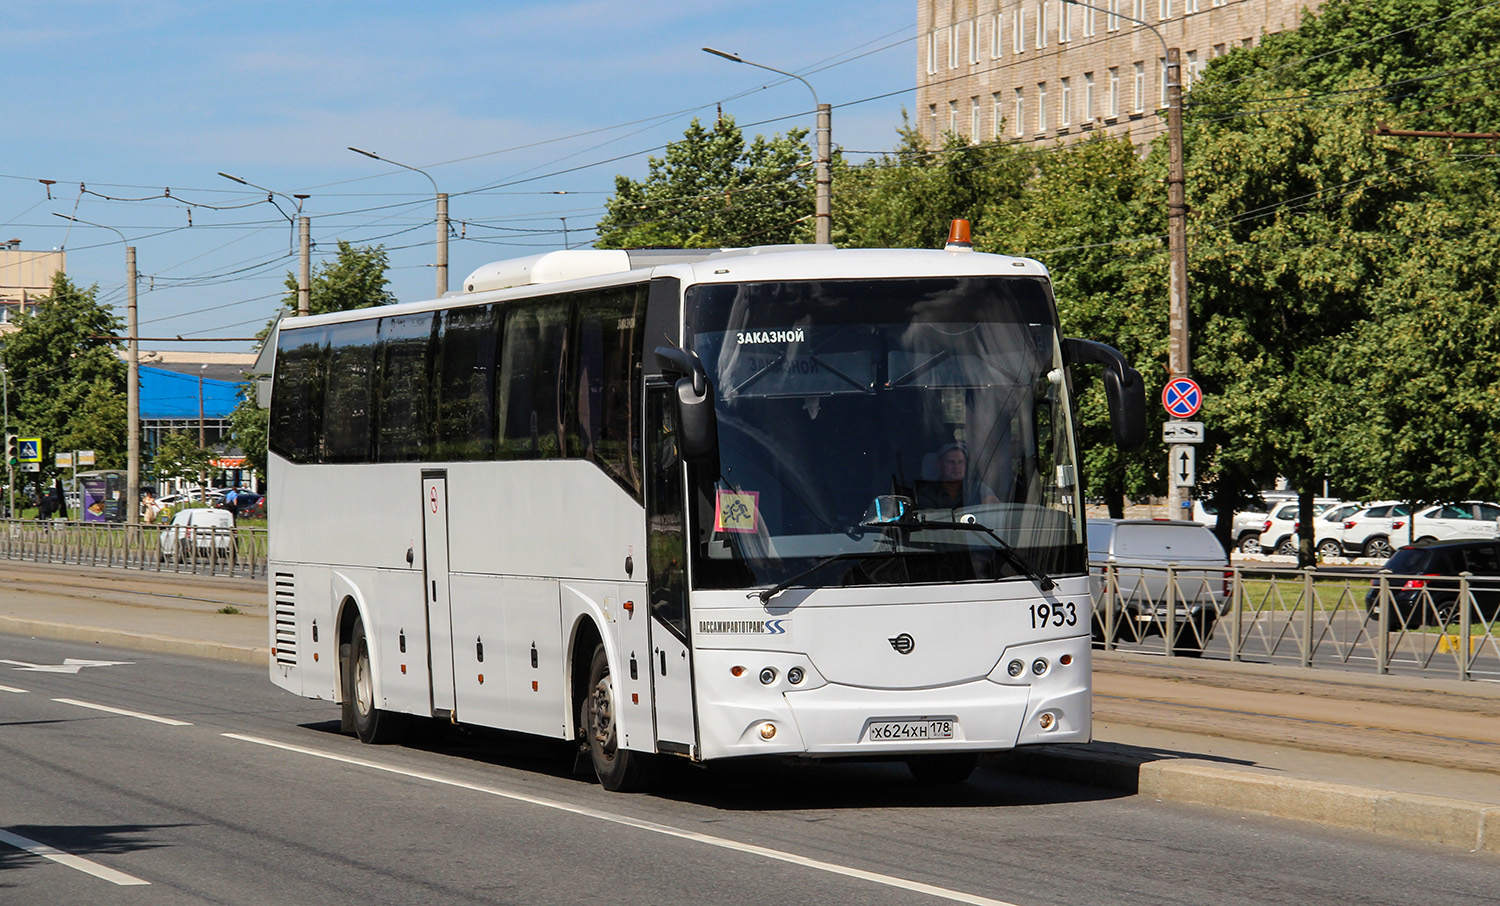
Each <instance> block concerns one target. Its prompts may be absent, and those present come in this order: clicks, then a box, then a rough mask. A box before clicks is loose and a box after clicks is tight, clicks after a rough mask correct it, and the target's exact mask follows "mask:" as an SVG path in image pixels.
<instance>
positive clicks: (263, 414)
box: [229, 239, 396, 475]
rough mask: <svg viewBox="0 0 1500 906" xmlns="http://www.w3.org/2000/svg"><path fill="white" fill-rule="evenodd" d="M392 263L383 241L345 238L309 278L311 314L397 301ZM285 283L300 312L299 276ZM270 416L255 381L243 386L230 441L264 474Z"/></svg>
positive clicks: (291, 305)
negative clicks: (355, 241) (392, 286)
mask: <svg viewBox="0 0 1500 906" xmlns="http://www.w3.org/2000/svg"><path fill="white" fill-rule="evenodd" d="M387 266H388V265H387V257H386V253H385V247H384V246H379V245H376V246H357V245H351V244H350V243H348V242H346V241H344V240H342V239H340V240H339V252H338V257H336V258H335V259H334V260H333V261H332V262H329V263H323V264H320V265H318V266H317V267H314V268H313V271H312V274H311V275H310V279H309V281H308V288H309V293H308V313H309V314H314V315H321V314H326V313H328V312H334V311H351V310H353V309H356V308H370V307H372V306H375V305H389V304H391V303H393V302H395V301H396V297H395V295H394V294H393V293H392V292H391V291H390V290H389V289H388V288H387V287H388V286H389V285H390V279H389V278H388V277H386V270H387ZM286 287H287V294H286V296H284V297H283V298H282V309H283V312H284V313H291V314H296V312H297V302H298V300H297V296H298V280H297V276H296V275H295V274H293V273H291V272H290V271H288V272H287V275H286ZM275 326H276V321H275V320H274V319H273V320H272V321H271V322H270V323H268V324H267V325H266V326H265V328H264V329H262V330H261V332H260V333H259V334H257V337H258V338H259V339H260V340H261V342H262V343H263V342H265V340H266V339H267V338H268V337H269V336H270V335H271V330H272V329H273V328H274V327H275ZM269 420H270V413H269V412H267V411H266V410H265V409H262V408H260V406H259V405H257V404H256V395H255V381H253V380H252V381H249V382H247V383H245V384H243V385H241V387H240V401H239V403H238V404H236V405H235V407H234V410H233V411H232V412H230V413H229V441H230V443H232V444H234V445H235V446H237V447H239V448H240V450H241V451H242V452H243V453H244V454H245V462H246V464H247V465H249V466H250V467H251V468H253V469H255V470H256V471H257V472H259V473H260V474H262V475H264V474H266V434H267V425H268V422H269Z"/></svg>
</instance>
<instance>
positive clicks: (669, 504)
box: [646, 388, 687, 637]
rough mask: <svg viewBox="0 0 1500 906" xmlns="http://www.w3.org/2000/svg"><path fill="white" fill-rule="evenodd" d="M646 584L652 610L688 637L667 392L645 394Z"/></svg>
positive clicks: (680, 503) (676, 463) (678, 470)
mask: <svg viewBox="0 0 1500 906" xmlns="http://www.w3.org/2000/svg"><path fill="white" fill-rule="evenodd" d="M646 426H647V434H646V495H647V496H646V581H647V583H648V586H649V587H648V589H647V591H648V594H649V595H650V598H651V612H652V613H653V614H654V615H655V616H656V617H657V618H658V619H660V620H661V621H662V622H664V623H666V624H667V625H668V626H671V627H672V628H674V629H676V630H677V632H678V633H680V634H681V635H682V636H683V637H686V636H687V544H686V541H685V539H684V537H683V531H684V526H685V521H686V520H685V511H684V500H683V486H682V459H681V458H680V457H679V456H678V455H677V425H676V411H675V409H674V407H673V405H672V397H671V393H670V388H652V389H651V390H649V391H648V392H647V394H646Z"/></svg>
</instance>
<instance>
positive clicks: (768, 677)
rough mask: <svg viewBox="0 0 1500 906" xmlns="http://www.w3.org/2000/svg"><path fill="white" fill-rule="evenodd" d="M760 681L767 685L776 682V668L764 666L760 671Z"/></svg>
mask: <svg viewBox="0 0 1500 906" xmlns="http://www.w3.org/2000/svg"><path fill="white" fill-rule="evenodd" d="M760 682H761V685H765V686H769V685H771V684H772V683H774V682H776V668H775V667H765V668H762V669H761V671H760Z"/></svg>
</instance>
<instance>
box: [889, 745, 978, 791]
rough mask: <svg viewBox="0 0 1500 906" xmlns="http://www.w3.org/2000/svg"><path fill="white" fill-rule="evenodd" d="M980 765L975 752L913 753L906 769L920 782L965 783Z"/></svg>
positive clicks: (907, 760) (934, 783)
mask: <svg viewBox="0 0 1500 906" xmlns="http://www.w3.org/2000/svg"><path fill="white" fill-rule="evenodd" d="M978 765H979V756H978V755H977V754H975V753H974V752H945V753H942V754H939V755H913V756H911V757H910V758H908V759H906V769H907V770H909V771H911V776H912V777H914V778H916V781H917V782H918V783H926V784H933V785H936V784H944V783H963V782H964V781H965V780H968V779H969V775H970V774H972V773H974V768H976V767H977V766H978Z"/></svg>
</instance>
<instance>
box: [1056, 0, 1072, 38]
mask: <svg viewBox="0 0 1500 906" xmlns="http://www.w3.org/2000/svg"><path fill="white" fill-rule="evenodd" d="M1072 9H1073V4H1071V3H1069V2H1067V0H1063V2H1062V3H1059V4H1058V5H1057V43H1059V44H1066V43H1068V42H1069V41H1071V40H1073V16H1072V14H1071V11H1072Z"/></svg>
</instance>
